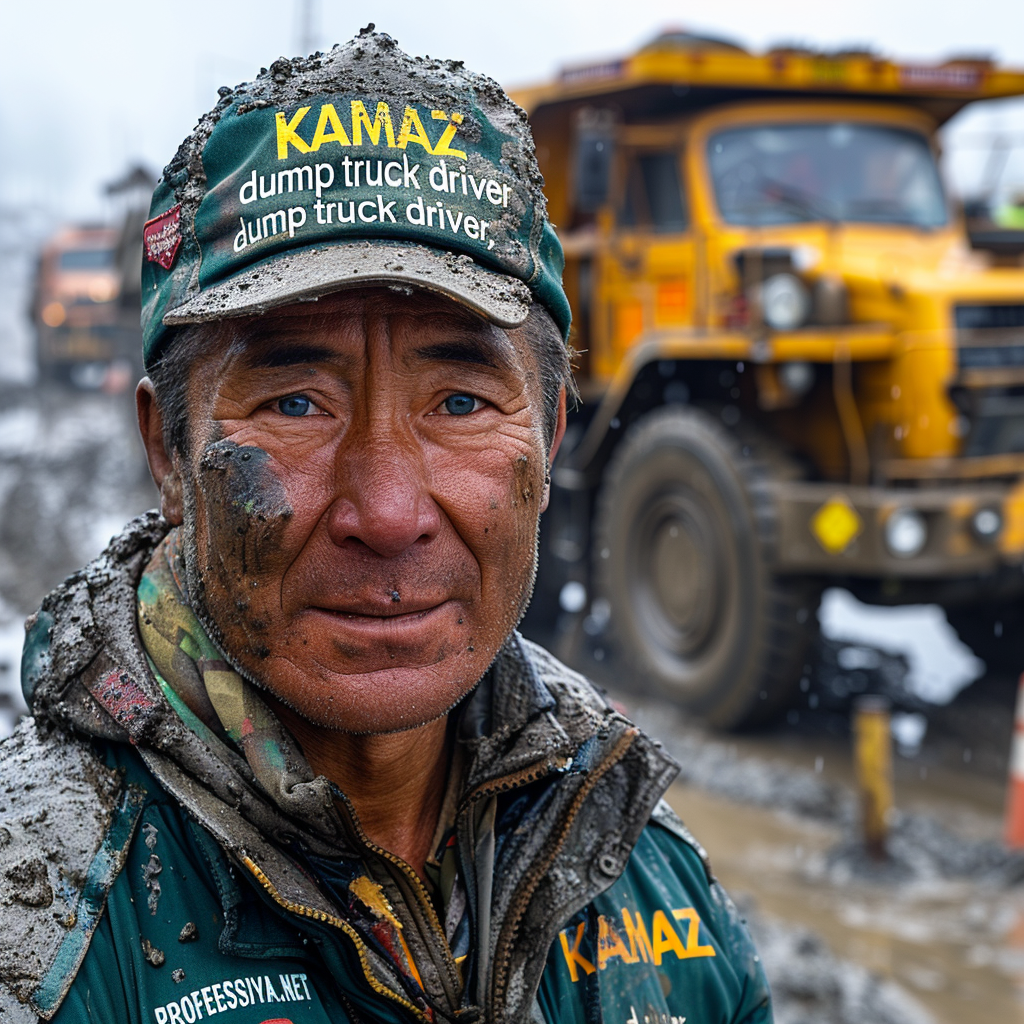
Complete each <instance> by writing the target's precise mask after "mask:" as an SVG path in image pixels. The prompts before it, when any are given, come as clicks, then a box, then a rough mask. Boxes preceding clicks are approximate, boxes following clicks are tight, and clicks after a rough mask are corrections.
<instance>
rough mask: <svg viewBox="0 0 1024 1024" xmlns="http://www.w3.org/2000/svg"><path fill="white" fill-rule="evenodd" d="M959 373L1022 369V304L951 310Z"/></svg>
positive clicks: (955, 308)
mask: <svg viewBox="0 0 1024 1024" xmlns="http://www.w3.org/2000/svg"><path fill="white" fill-rule="evenodd" d="M953 322H954V324H955V325H956V338H957V348H958V350H959V360H960V368H961V369H962V370H998V369H1019V368H1024V303H1016V304H1013V305H1008V304H999V305H996V304H985V305H981V304H979V305H973V304H972V305H967V304H962V305H958V306H956V307H954V310H953Z"/></svg>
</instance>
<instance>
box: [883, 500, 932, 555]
mask: <svg viewBox="0 0 1024 1024" xmlns="http://www.w3.org/2000/svg"><path fill="white" fill-rule="evenodd" d="M927 540H928V523H927V522H926V521H925V518H924V516H923V515H921V513H920V512H918V511H916V510H915V509H912V508H898V509H896V511H895V512H893V513H892V515H890V516H889V518H888V519H886V521H885V546H886V547H887V548H888V549H889V551H890V552H891V553H892V554H894V555H895V556H896V557H897V558H913V557H914V556H915V555H919V554H920V553H921V550H922V548H924V545H925V542H926V541H927Z"/></svg>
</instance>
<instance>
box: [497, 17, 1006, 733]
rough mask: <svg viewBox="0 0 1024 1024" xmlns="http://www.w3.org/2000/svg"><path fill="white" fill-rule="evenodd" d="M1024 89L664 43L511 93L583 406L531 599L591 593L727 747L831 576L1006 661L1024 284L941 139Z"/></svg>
mask: <svg viewBox="0 0 1024 1024" xmlns="http://www.w3.org/2000/svg"><path fill="white" fill-rule="evenodd" d="M1022 93H1024V74H1020V73H1013V72H1008V71H1004V70H1001V69H997V68H995V67H994V66H992V65H990V64H988V63H987V62H979V61H954V62H949V63H945V64H941V65H899V64H895V63H893V62H890V61H886V60H881V59H879V58H877V57H876V56H874V55H871V54H866V53H851V54H834V55H822V54H812V53H807V52H804V51H791V50H785V51H773V52H770V53H767V54H751V53H748V52H746V51H744V50H742V49H741V48H739V47H736V46H733V45H731V44H728V43H725V42H723V41H721V40H712V39H704V38H700V37H695V36H691V35H687V34H684V33H674V34H668V35H666V36H663V37H660V38H659V39H657V40H655V41H654V42H653V43H652V44H650V45H649V46H647V47H644V48H643V49H641V50H640V51H638V52H637V53H636V54H633V55H631V56H629V57H627V58H624V59H622V60H617V61H609V62H604V63H602V64H599V65H593V66H588V67H579V68H570V69H567V70H566V71H564V72H563V73H562V75H561V76H560V77H559V79H558V80H557V81H555V82H552V83H548V84H547V85H542V86H538V87H536V88H534V89H527V90H523V91H521V92H520V93H518V94H514V95H515V98H516V99H517V100H518V101H519V102H520V103H521V104H522V105H523V106H524V107H525V109H526V110H527V112H528V114H529V116H530V119H531V123H532V125H533V130H534V135H535V138H536V142H537V151H538V158H539V161H540V165H541V169H542V171H543V172H544V175H545V179H546V191H547V194H548V197H549V204H550V212H551V217H552V220H553V221H554V222H555V223H556V225H558V230H559V235H560V238H561V240H562V244H563V247H564V250H565V255H566V271H565V281H566V287H567V291H568V293H569V297H570V301H571V303H572V306H573V312H574V326H573V335H572V339H571V342H572V344H573V345H574V347H575V348H576V349H577V351H578V357H577V359H578V380H579V385H580V390H581V393H582V397H583V402H582V405H581V407H580V409H578V410H577V411H576V413H575V414H574V416H573V418H572V421H571V423H570V428H569V431H568V433H567V440H566V444H565V445H564V447H563V450H562V452H561V453H560V455H559V459H558V462H557V463H556V467H555V472H554V478H553V493H552V503H551V509H550V511H549V513H548V517H547V518H548V521H547V523H546V524H545V528H544V535H543V539H542V545H543V550H542V555H541V573H540V578H539V582H538V596H537V606H538V608H539V609H545V607H547V612H546V614H547V615H549V616H550V609H551V606H552V605H553V604H554V602H555V601H556V600H557V598H558V596H559V595H562V596H563V601H562V604H563V606H564V605H565V604H566V602H565V600H564V595H566V594H567V593H570V594H574V595H585V607H584V608H583V609H582V611H581V612H580V614H579V615H578V620H579V621H584V619H585V621H586V622H587V623H588V626H589V629H590V632H591V633H599V634H601V635H602V636H603V640H602V649H606V650H607V651H608V652H609V653H610V654H612V655H613V656H615V657H617V658H618V659H620V660H621V662H622V665H623V668H624V669H626V670H628V674H629V675H630V676H631V677H633V678H634V679H637V680H643V685H644V686H647V687H649V688H652V689H654V690H656V691H658V692H660V693H662V694H665V695H669V696H670V697H672V698H674V699H676V700H678V701H679V702H680V703H682V704H683V705H684V706H686V707H687V708H689V709H691V710H693V711H696V712H698V713H700V714H702V715H704V716H706V717H707V718H709V719H710V720H711V721H712V722H714V723H716V724H718V725H721V726H724V727H741V726H746V725H752V724H756V723H758V722H760V721H763V720H765V719H767V718H770V717H771V716H773V715H775V714H777V713H778V712H779V711H780V710H781V709H783V708H785V707H787V706H788V705H789V703H790V702H791V701H792V700H793V698H794V695H795V693H796V691H797V688H798V686H799V681H800V676H801V667H802V665H803V662H804V659H805V653H806V649H807V645H808V643H809V642H810V640H811V639H812V638H813V634H814V629H815V627H816V614H815V613H816V608H817V602H818V598H819V596H820V593H821V591H822V589H823V588H824V587H825V586H827V585H832V584H841V585H843V586H847V587H849V588H850V589H851V590H853V591H854V592H855V593H856V594H858V596H860V597H861V598H862V599H864V600H868V601H873V602H881V603H901V602H913V601H920V600H928V601H933V602H934V601H938V602H939V603H941V604H943V605H944V606H945V607H946V608H947V614H948V615H949V617H950V620H951V621H952V622H954V624H955V625H957V626H958V628H960V630H961V632H962V634H964V636H965V639H967V640H968V642H973V644H974V645H975V646H979V647H980V646H981V645H982V643H983V642H984V641H985V640H986V638H989V639H991V638H994V634H995V632H997V631H996V630H994V629H993V627H992V622H994V621H995V620H996V619H997V618H1001V619H1005V620H1006V622H1007V626H1008V628H1007V629H1006V631H1005V632H1006V634H1007V635H1006V639H1005V642H1003V643H1002V644H1001V645H1000V644H995V645H994V647H995V648H997V649H993V650H984V651H982V652H981V653H982V654H983V656H986V655H987V656H989V657H990V658H992V657H997V658H998V657H1005V658H1007V659H1012V658H1013V657H1015V656H1016V651H1017V647H1019V646H1020V641H1018V640H1015V639H1013V638H1012V637H1011V634H1012V633H1013V630H1012V629H1011V628H1009V627H1010V624H1011V623H1012V622H1013V621H1014V620H1013V616H1015V615H1019V614H1020V613H1019V612H1018V611H1017V608H1018V607H1019V604H1020V598H1021V595H1022V591H1024V573H1022V571H1021V567H1022V564H1024V486H1022V481H1024V268H1022V267H1021V266H1019V265H1015V262H1014V261H1012V260H1011V261H1008V260H1007V259H1006V258H1005V256H1003V257H999V258H997V257H996V256H994V255H993V254H991V253H988V252H986V251H984V250H979V249H973V248H972V247H971V245H970V244H969V241H968V237H967V234H966V232H965V228H964V224H963V221H962V217H961V216H960V215H959V212H958V211H957V210H956V209H955V208H954V207H953V205H952V204H951V202H950V200H949V198H948V197H947V195H946V193H945V189H944V186H943V183H942V178H941V175H940V173H939V168H938V157H939V149H938V142H937V131H938V129H939V127H940V126H941V125H942V124H943V123H944V122H945V121H946V120H948V118H949V117H951V116H952V115H953V114H955V113H956V112H957V111H958V110H960V109H961V108H962V107H963V106H964V105H965V104H966V103H968V102H971V101H972V100H976V99H983V98H987V97H995V96H1007V95H1016V94H1022ZM567 586H569V587H570V588H574V589H570V590H569V591H566V589H565V588H566V587H567ZM580 603H581V602H580V601H579V600H578V598H574V599H573V601H571V602H570V604H571V605H572V606H577V605H579V604H580ZM1022 625H1024V621H1022ZM972 631H973V632H972ZM995 639H999V638H995ZM990 646H992V645H990ZM1022 654H1024V649H1022Z"/></svg>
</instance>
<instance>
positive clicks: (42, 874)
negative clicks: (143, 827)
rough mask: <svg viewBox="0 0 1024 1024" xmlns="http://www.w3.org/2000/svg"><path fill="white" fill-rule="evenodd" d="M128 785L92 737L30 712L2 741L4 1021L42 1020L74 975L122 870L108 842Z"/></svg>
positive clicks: (0, 961) (0, 994)
mask: <svg viewBox="0 0 1024 1024" xmlns="http://www.w3.org/2000/svg"><path fill="white" fill-rule="evenodd" d="M123 788H124V787H123V786H122V782H121V779H120V776H119V775H118V774H117V773H116V772H114V771H111V770H110V769H108V768H107V767H106V766H105V765H104V764H103V763H102V762H101V761H100V760H99V759H98V758H97V756H96V754H95V753H94V752H93V751H92V749H91V748H90V746H89V744H88V743H87V742H86V741H84V740H80V739H77V738H75V737H73V736H71V735H69V734H67V733H65V732H62V731H60V730H58V729H55V728H53V727H48V726H46V725H38V724H37V723H36V722H35V721H34V720H31V719H30V720H27V721H25V722H23V723H22V724H21V725H20V726H19V727H18V729H17V730H16V731H15V732H14V733H13V734H12V735H11V736H9V737H7V738H6V739H4V740H3V741H0V1021H8V1020H10V1021H22V1020H25V1021H29V1020H34V1019H36V1015H37V1013H44V1012H47V1011H48V1010H51V1009H53V1008H55V1007H56V1005H58V1004H59V1002H60V999H61V998H62V997H63V994H64V992H65V991H66V989H67V986H68V985H69V984H70V982H71V980H72V979H73V974H74V971H75V970H77V967H78V964H79V963H80V962H81V956H78V957H76V956H74V955H73V953H74V951H75V950H80V951H81V955H82V956H84V953H85V950H86V949H87V947H88V941H89V938H90V937H91V934H92V929H93V928H94V927H95V924H96V923H97V921H98V920H99V914H100V913H101V912H102V906H103V898H104V897H105V892H106V888H109V884H110V883H112V881H113V877H116V871H117V869H118V864H117V856H116V851H106V852H113V853H114V854H115V855H114V856H113V858H108V857H106V856H105V850H104V848H105V846H106V845H108V844H109V838H110V835H111V832H112V830H114V829H115V827H116V825H117V824H118V818H119V817H123V814H120V812H121V809H122V805H123V802H124V792H123ZM97 861H99V862H101V866H102V868H103V871H101V872H99V874H101V875H102V876H103V877H99V878H97V877H96V876H97ZM111 875H112V876H113V877H108V876H111ZM96 883H99V884H98V885H97V884H96ZM90 885H91V889H92V890H95V891H91V890H90ZM83 894H84V895H83ZM97 900H98V906H97ZM56 964H59V965H60V966H59V967H55V965H56ZM68 974H70V977H66V975H68Z"/></svg>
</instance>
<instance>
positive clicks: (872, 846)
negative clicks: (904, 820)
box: [853, 696, 893, 860]
mask: <svg viewBox="0 0 1024 1024" xmlns="http://www.w3.org/2000/svg"><path fill="white" fill-rule="evenodd" d="M889 709H890V706H889V701H887V700H886V699H885V698H884V697H875V696H865V697H860V698H858V699H857V700H856V701H855V702H854V706H853V744H854V760H855V762H856V770H857V785H858V786H859V787H860V802H861V814H862V823H863V829H864V845H865V847H866V848H867V851H868V853H869V854H870V855H871V856H872V857H873V858H875V860H883V859H884V858H885V856H886V849H885V844H886V838H887V836H888V831H889V815H890V812H891V811H892V806H893V786H892V732H891V728H890V723H889Z"/></svg>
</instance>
